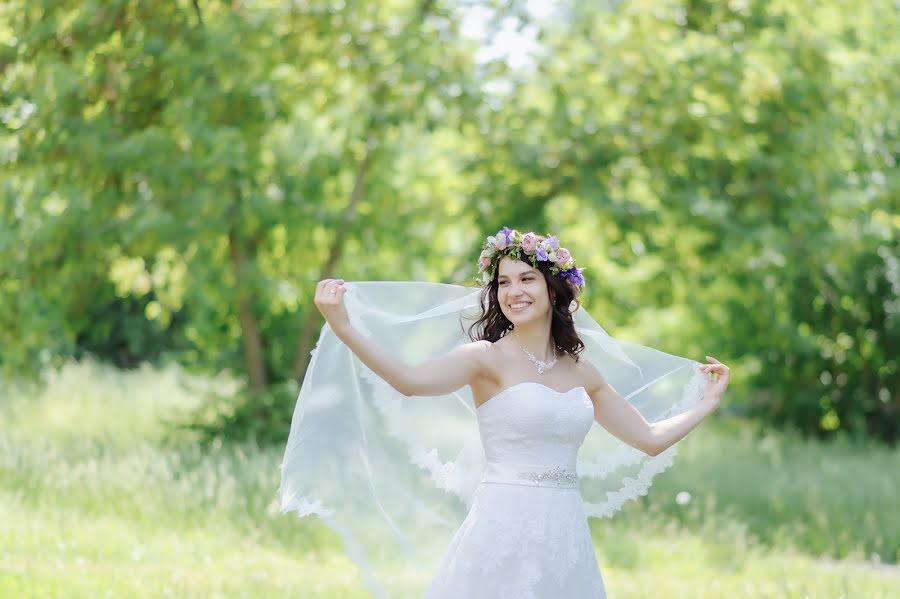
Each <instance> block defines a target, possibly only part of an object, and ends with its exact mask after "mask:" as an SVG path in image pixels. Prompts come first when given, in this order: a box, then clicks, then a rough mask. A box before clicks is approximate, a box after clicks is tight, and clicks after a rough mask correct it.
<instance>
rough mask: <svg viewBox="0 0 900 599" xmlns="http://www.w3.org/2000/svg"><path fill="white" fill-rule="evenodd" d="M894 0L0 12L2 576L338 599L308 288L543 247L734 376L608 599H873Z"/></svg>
mask: <svg viewBox="0 0 900 599" xmlns="http://www.w3.org/2000/svg"><path fill="white" fill-rule="evenodd" d="M897 31H900V7H898V5H897V3H896V2H894V1H892V0H871V1H869V2H865V3H862V4H854V3H850V2H847V1H845V0H765V1H763V0H729V1H712V0H710V1H704V0H654V1H650V0H636V1H621V2H616V1H609V2H587V1H575V0H569V1H558V2H551V1H549V0H530V1H524V0H506V1H500V0H494V1H488V0H486V1H478V0H420V1H412V0H384V1H377V2H376V1H368V2H365V1H356V0H334V1H332V2H319V1H313V0H311V1H303V0H293V1H288V0H255V1H249V0H247V1H239V0H232V1H224V0H173V1H170V2H144V1H141V0H106V1H97V0H94V1H91V0H71V1H62V0H60V1H53V0H28V1H25V0H9V1H7V2H5V3H3V5H2V6H0V370H2V381H0V521H2V522H3V526H2V527H0V596H2V597H99V596H112V597H162V596H176V597H194V596H196V597H212V596H221V597H244V596H246V597H259V596H267V597H275V596H293V597H298V596H299V597H323V598H324V597H329V598H330V597H344V596H346V597H365V594H364V592H363V591H362V587H361V585H360V583H359V580H358V578H357V574H356V571H355V569H354V567H353V566H352V564H351V563H350V562H349V561H347V559H346V558H345V557H344V556H343V551H342V548H341V545H340V542H339V541H338V539H336V538H335V537H333V536H332V535H331V534H330V533H329V531H328V530H327V529H326V528H325V527H324V526H322V525H321V524H320V523H319V522H318V521H316V520H314V519H313V518H307V519H304V520H298V519H296V518H295V517H293V516H280V515H278V514H277V504H276V502H275V492H276V489H277V485H278V464H279V463H280V459H281V452H282V450H283V443H284V441H285V439H286V438H287V434H288V431H289V425H290V418H291V414H292V411H293V408H294V401H295V399H296V395H297V391H298V389H299V381H301V380H302V378H303V375H304V373H305V370H306V367H307V362H308V360H309V354H310V351H311V350H312V348H313V347H314V345H315V342H316V339H317V338H318V333H319V330H320V328H321V326H322V324H323V320H322V319H321V317H320V315H319V313H318V311H317V310H316V309H315V307H314V305H313V303H312V300H313V295H314V288H315V284H316V282H317V281H319V280H320V279H322V278H328V277H335V278H337V277H341V278H344V279H346V280H348V281H357V280H427V281H434V282H445V283H455V284H460V285H469V286H473V285H474V284H475V275H476V271H477V264H476V259H477V256H478V252H479V251H480V249H481V244H482V242H483V240H484V238H485V236H487V235H491V234H494V233H495V232H496V231H497V230H498V229H499V228H501V227H502V226H509V227H510V228H516V229H519V230H520V231H530V230H533V231H535V232H538V233H542V234H546V233H553V234H557V235H558V236H559V237H560V239H561V241H562V244H563V245H564V246H566V247H567V248H568V249H569V250H570V251H571V252H572V254H573V255H574V256H575V257H576V258H577V261H578V265H579V266H580V267H581V268H583V269H585V277H586V279H587V283H588V284H587V289H586V293H585V295H584V297H583V304H584V306H585V308H586V309H587V310H588V311H589V312H590V313H591V314H592V316H594V318H595V319H596V320H597V321H598V322H599V323H600V324H601V325H603V326H604V327H605V328H606V330H607V331H609V332H610V333H611V334H612V335H613V336H616V337H619V338H622V339H627V340H632V341H636V342H638V343H641V344H644V345H650V346H653V347H656V348H658V349H661V350H663V351H667V352H669V353H674V354H678V355H682V356H686V357H690V358H692V359H695V360H698V361H703V356H705V355H713V356H716V357H717V358H718V359H720V360H721V361H723V362H725V363H727V364H729V365H730V366H731V368H732V373H733V374H732V376H733V382H732V386H731V388H730V390H729V392H728V396H727V397H726V401H725V405H724V406H723V408H722V409H721V410H720V411H719V412H718V413H717V414H716V415H715V416H714V417H713V418H712V419H711V420H710V422H709V423H708V424H705V425H704V426H703V427H701V428H700V429H698V430H697V431H696V432H694V433H692V434H691V435H690V436H689V437H688V438H687V439H685V440H684V441H683V442H682V445H683V449H682V450H681V451H680V457H679V459H678V460H676V465H675V467H674V468H673V469H672V470H670V471H669V472H666V473H664V474H663V475H660V476H659V477H658V479H656V481H658V482H654V486H653V487H652V488H651V491H650V494H649V495H648V496H647V497H644V498H641V499H640V500H639V501H635V502H632V503H631V504H629V505H628V506H627V508H626V509H624V510H623V511H622V512H620V514H617V515H616V517H615V518H613V519H612V520H603V521H597V520H592V521H591V526H592V529H593V532H594V540H595V544H596V548H597V554H598V561H599V562H600V566H601V570H602V571H603V574H604V578H605V579H606V583H607V587H608V590H609V593H610V597H611V598H616V599H624V598H637V597H651V596H653V597H694V598H697V597H710V598H713V597H747V598H751V597H754V598H755V597H866V598H873V597H900V592H898V591H897V589H900V567H898V565H897V562H898V559H900V510H897V508H896V505H897V497H898V495H900V449H898V446H897V441H898V439H900V170H898V168H897V160H898V158H900V100H898V98H900V76H898V73H900V36H897V34H896V32H897Z"/></svg>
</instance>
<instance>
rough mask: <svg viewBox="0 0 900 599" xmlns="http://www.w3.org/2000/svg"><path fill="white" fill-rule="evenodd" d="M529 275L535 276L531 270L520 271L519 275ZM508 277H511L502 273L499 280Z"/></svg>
mask: <svg viewBox="0 0 900 599" xmlns="http://www.w3.org/2000/svg"><path fill="white" fill-rule="evenodd" d="M528 275H531V276H534V273H533V272H531V271H526V272H523V273H519V276H520V277H524V276H528ZM508 278H509V277H507V276H506V275H500V276H498V277H497V280H498V281H499V280H500V279H508Z"/></svg>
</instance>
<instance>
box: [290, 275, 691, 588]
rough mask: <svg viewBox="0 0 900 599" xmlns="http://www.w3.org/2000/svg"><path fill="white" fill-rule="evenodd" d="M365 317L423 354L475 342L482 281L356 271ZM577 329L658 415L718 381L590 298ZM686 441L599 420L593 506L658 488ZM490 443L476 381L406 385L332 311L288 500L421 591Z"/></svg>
mask: <svg viewBox="0 0 900 599" xmlns="http://www.w3.org/2000/svg"><path fill="white" fill-rule="evenodd" d="M344 287H345V288H346V292H345V293H344V303H345V306H346V308H347V313H348V315H349V317H350V321H351V324H352V325H353V327H354V328H355V329H356V330H357V331H358V332H360V333H361V334H363V335H365V336H367V337H370V338H371V339H372V340H373V341H375V342H376V343H377V344H378V345H379V346H380V347H381V348H382V349H383V350H384V351H387V352H390V353H391V354H393V355H394V356H395V357H396V358H398V359H400V360H401V361H403V362H404V363H406V364H409V365H410V366H412V365H415V364H417V363H420V362H423V361H425V360H428V359H431V358H434V357H436V356H439V355H442V354H444V353H446V352H448V351H449V350H450V349H452V348H453V347H455V346H457V345H461V344H464V343H468V342H470V339H469V336H468V334H467V329H468V326H469V325H470V324H471V323H472V322H473V321H474V320H475V319H476V318H477V317H478V316H479V315H480V312H481V306H480V301H481V300H480V293H481V289H479V288H472V287H463V286H459V285H447V284H441V283H427V282H394V281H365V282H346V283H344ZM573 316H574V321H575V326H576V331H577V332H578V334H579V336H580V337H581V339H582V341H583V342H584V344H585V351H584V352H583V353H582V354H581V358H582V359H587V360H589V361H590V362H591V363H592V364H593V365H594V366H596V367H597V369H598V370H599V371H600V372H601V373H602V374H603V376H604V378H605V379H606V380H607V382H608V383H609V384H610V385H612V386H613V388H615V389H616V391H618V392H619V393H620V394H621V395H622V396H623V397H625V398H626V399H627V400H628V401H629V402H630V403H631V404H632V405H633V406H634V407H635V408H637V409H638V410H639V411H640V412H641V414H642V415H643V416H644V417H645V418H646V419H647V420H649V421H651V422H653V421H658V420H661V419H664V418H667V417H669V416H672V415H675V414H678V413H680V412H683V411H685V410H687V409H688V408H690V407H691V406H692V405H694V404H696V403H697V402H698V401H699V400H700V399H701V398H702V397H703V393H704V391H705V390H706V386H707V384H708V381H707V379H706V378H705V377H704V375H703V373H702V372H701V371H700V370H699V366H700V364H699V363H698V362H696V361H693V360H689V359H686V358H681V357H678V356H673V355H670V354H666V353H663V352H661V351H658V350H655V349H652V348H649V347H645V346H642V345H638V344H635V343H628V342H624V341H620V340H617V339H614V338H613V337H611V336H610V335H609V334H607V333H606V331H604V330H603V328H602V327H601V326H600V325H599V324H597V322H595V321H594V319H592V318H591V316H590V315H589V314H588V313H587V312H586V311H585V310H584V309H583V308H581V309H579V310H577V311H576V312H575V314H574V315H573ZM676 450H677V446H672V447H670V448H669V449H667V450H666V451H664V452H662V453H660V454H659V455H656V456H649V455H647V454H645V453H643V452H641V451H640V450H637V449H635V448H633V447H631V446H629V445H627V444H625V443H624V442H622V441H620V440H619V439H617V438H616V437H614V436H612V435H611V434H610V433H608V432H607V431H606V430H605V429H603V427H601V426H600V425H599V424H597V423H596V422H595V423H594V425H593V427H592V428H591V430H590V432H589V433H588V435H587V437H586V438H585V441H584V444H583V445H582V447H581V449H580V451H579V453H578V464H577V472H578V476H579V488H580V492H581V495H582V498H583V500H584V506H585V511H586V513H587V514H588V515H589V516H594V517H609V516H611V515H613V514H614V513H615V512H616V511H617V510H618V509H619V508H621V507H622V505H623V504H624V503H625V502H626V501H628V500H630V499H634V498H635V497H638V496H641V495H645V494H646V493H647V491H648V489H649V487H650V485H651V483H652V479H653V477H654V476H655V475H657V474H658V473H660V472H662V471H663V470H665V469H666V468H668V467H669V466H671V465H672V462H673V458H674V457H675V454H676ZM484 467H485V456H484V451H483V449H482V446H481V441H480V437H479V431H478V424H477V421H476V416H475V406H474V401H473V399H472V393H471V389H470V388H469V387H468V386H465V387H463V388H460V389H458V390H457V391H454V392H453V393H449V394H446V395H441V396H428V397H406V396H404V395H403V394H401V393H400V392H398V391H397V390H395V389H394V388H393V387H391V386H390V385H389V384H388V383H387V382H386V381H385V380H383V379H382V378H380V377H379V376H378V375H376V374H375V373H374V372H372V371H371V370H370V369H369V368H368V367H366V366H365V364H363V363H362V362H361V361H360V360H359V359H358V358H357V357H356V356H355V355H354V354H353V353H352V352H351V351H350V349H349V348H348V347H347V346H346V345H344V344H343V342H341V341H340V339H338V337H337V336H336V335H335V334H334V332H333V331H332V330H331V328H330V327H329V326H328V324H326V325H325V326H324V327H323V328H322V331H321V334H320V336H319V340H318V343H317V345H316V348H315V349H314V350H313V351H312V358H311V361H310V363H309V367H308V369H307V371H306V375H305V377H304V379H303V384H302V386H301V388H300V394H299V396H298V398H297V405H296V407H295V410H294V416H293V419H292V422H291V431H290V435H289V438H288V442H287V446H286V448H285V453H284V459H283V461H282V464H281V485H280V488H279V496H280V504H281V511H282V512H283V513H284V512H290V511H295V512H297V513H298V514H299V516H301V517H303V516H309V515H316V516H317V517H319V518H320V519H321V520H322V521H323V522H324V523H325V524H326V525H327V526H328V527H329V528H331V529H332V530H333V531H335V532H336V533H337V534H338V535H339V536H340V538H341V540H342V541H343V544H344V549H345V551H346V553H347V555H348V556H349V557H350V558H351V559H352V560H353V561H354V562H355V563H356V565H357V566H358V567H359V572H360V575H361V579H362V582H363V584H364V585H365V586H366V588H367V589H368V590H369V591H370V593H371V594H372V595H373V596H374V597H377V598H379V599H382V598H384V599H387V598H391V599H394V598H399V597H421V596H422V594H423V593H424V591H425V589H426V588H427V585H428V582H429V581H430V576H431V575H432V574H433V573H434V571H435V570H436V568H437V566H438V564H439V562H440V558H441V557H442V555H443V552H444V551H445V550H446V549H447V546H448V545H449V543H450V540H451V538H452V536H453V534H454V533H455V532H456V529H457V528H458V527H459V525H460V524H461V523H462V521H463V520H464V518H465V516H466V513H467V511H468V508H469V507H470V505H471V502H472V498H473V493H474V491H475V488H476V487H477V486H478V483H479V481H480V480H481V476H482V472H483V470H484Z"/></svg>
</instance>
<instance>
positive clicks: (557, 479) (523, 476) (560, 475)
mask: <svg viewBox="0 0 900 599" xmlns="http://www.w3.org/2000/svg"><path fill="white" fill-rule="evenodd" d="M481 480H482V482H486V483H505V484H512V485H530V486H535V487H556V488H567V489H571V488H576V487H577V486H578V475H577V474H576V473H575V470H574V469H572V468H568V467H565V466H551V467H547V468H535V467H533V466H518V465H513V464H488V465H487V468H486V469H485V471H484V477H482V479H481Z"/></svg>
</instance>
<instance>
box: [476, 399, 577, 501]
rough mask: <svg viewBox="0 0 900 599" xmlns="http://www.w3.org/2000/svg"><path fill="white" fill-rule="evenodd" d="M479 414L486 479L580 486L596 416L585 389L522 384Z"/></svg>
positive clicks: (510, 482) (481, 408) (481, 407)
mask: <svg viewBox="0 0 900 599" xmlns="http://www.w3.org/2000/svg"><path fill="white" fill-rule="evenodd" d="M476 414H477V417H478V428H479V431H480V434H481V442H482V444H483V446H484V452H485V457H486V458H487V466H486V469H485V473H484V478H483V480H484V481H485V482H504V483H509V484H524V485H537V486H552V487H574V486H576V484H577V474H576V471H575V467H576V458H577V454H578V448H579V447H581V444H582V443H583V442H584V438H585V436H586V435H587V433H588V431H589V430H590V428H591V424H592V423H593V420H594V409H593V404H592V403H591V399H590V397H589V396H588V394H587V391H585V389H584V387H575V388H574V389H570V390H568V391H564V392H560V391H556V390H555V389H551V388H550V387H548V386H546V385H544V384H543V383H537V382H534V381H526V382H522V383H517V384H515V385H512V386H510V387H507V388H506V389H504V390H503V391H501V392H500V393H498V394H497V395H495V396H494V397H492V398H491V399H489V400H487V401H486V402H484V403H483V404H481V405H480V406H479V407H478V409H477V411H476Z"/></svg>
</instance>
